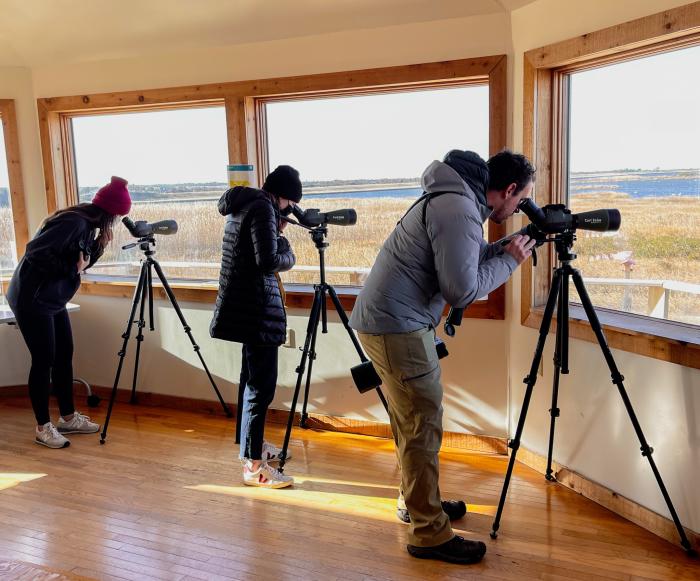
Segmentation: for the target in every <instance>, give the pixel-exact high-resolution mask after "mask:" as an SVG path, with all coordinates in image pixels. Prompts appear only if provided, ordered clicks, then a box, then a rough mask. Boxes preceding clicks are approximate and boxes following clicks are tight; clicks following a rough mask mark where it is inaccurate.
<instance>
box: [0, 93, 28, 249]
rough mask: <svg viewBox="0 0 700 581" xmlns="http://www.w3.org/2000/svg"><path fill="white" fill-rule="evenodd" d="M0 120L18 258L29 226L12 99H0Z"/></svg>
mask: <svg viewBox="0 0 700 581" xmlns="http://www.w3.org/2000/svg"><path fill="white" fill-rule="evenodd" d="M0 120H2V129H3V135H4V137H5V156H6V158H7V173H8V177H9V186H10V207H11V208H12V221H13V223H14V228H15V247H16V248H17V256H18V257H19V256H22V255H23V254H24V249H25V247H26V245H27V242H28V241H29V226H28V224H27V209H26V206H25V205H24V181H23V179H22V164H21V163H20V152H19V133H18V132H17V114H16V112H15V102H14V100H13V99H0Z"/></svg>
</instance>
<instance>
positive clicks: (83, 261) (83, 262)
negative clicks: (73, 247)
mask: <svg viewBox="0 0 700 581" xmlns="http://www.w3.org/2000/svg"><path fill="white" fill-rule="evenodd" d="M89 265H90V257H89V256H88V257H87V258H86V257H85V253H84V252H83V251H82V250H81V251H80V257H79V258H78V274H83V272H84V271H85V269H86V268H87V267H88V266H89Z"/></svg>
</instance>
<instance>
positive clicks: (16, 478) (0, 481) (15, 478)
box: [0, 472, 46, 490]
mask: <svg viewBox="0 0 700 581" xmlns="http://www.w3.org/2000/svg"><path fill="white" fill-rule="evenodd" d="M44 476H46V474H42V473H39V472H0V490H5V489H7V488H12V487H13V486H17V485H18V484H21V483H22V482H30V481H32V480H37V479H38V478H43V477H44Z"/></svg>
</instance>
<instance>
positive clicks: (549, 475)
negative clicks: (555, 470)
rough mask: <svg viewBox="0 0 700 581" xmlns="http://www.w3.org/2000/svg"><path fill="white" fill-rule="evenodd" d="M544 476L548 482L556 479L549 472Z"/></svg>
mask: <svg viewBox="0 0 700 581" xmlns="http://www.w3.org/2000/svg"><path fill="white" fill-rule="evenodd" d="M545 478H546V479H547V480H549V481H550V482H556V481H557V479H556V478H554V476H552V475H551V474H547V475H546V476H545Z"/></svg>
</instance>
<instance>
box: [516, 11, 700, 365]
mask: <svg viewBox="0 0 700 581" xmlns="http://www.w3.org/2000/svg"><path fill="white" fill-rule="evenodd" d="M698 43H700V2H695V3H693V4H689V5H687V6H682V7H680V8H675V9H672V10H667V11H665V12H661V13H658V14H654V15H651V16H647V17H644V18H639V19H637V20H632V21H629V22H625V23H623V24H620V25H617V26H612V27H610V28H605V29H603V30H599V31H596V32H593V33H590V34H584V35H582V36H578V37H576V38H572V39H569V40H565V41H563V42H558V43H555V44H551V45H548V46H544V47H541V48H538V49H535V50H531V51H528V52H526V53H525V55H524V81H523V90H524V95H523V100H524V101H523V150H524V153H525V155H527V156H528V157H529V158H530V159H531V160H533V161H534V163H535V165H536V167H537V188H536V200H537V203H538V204H540V205H545V204H551V203H562V202H563V201H564V200H562V199H561V196H562V192H564V191H565V188H564V187H563V186H564V180H565V179H566V171H565V170H566V168H565V164H566V158H565V151H566V148H565V144H566V139H567V135H566V126H565V123H564V122H563V121H564V119H565V117H564V111H565V107H566V103H567V101H568V98H567V83H566V78H567V76H566V75H567V74H568V73H571V72H573V71H581V70H586V69H587V68H593V67H597V66H601V65H604V64H612V63H617V62H623V61H625V60H630V59H634V58H638V57H641V56H645V55H651V54H657V53H660V52H666V51H668V50H672V49H674V48H683V47H687V46H693V45H697V44H698ZM688 74H694V73H693V72H691V71H688ZM540 258H541V263H540V264H539V265H538V266H537V268H536V269H533V268H532V265H531V263H530V261H528V262H527V263H526V264H524V265H523V269H522V288H521V313H520V319H521V323H522V324H523V325H525V326H528V327H533V328H539V326H540V324H541V322H542V315H543V311H544V304H545V302H546V299H547V296H548V294H549V289H550V284H551V274H552V269H553V267H554V265H555V260H554V253H553V249H551V248H549V251H548V252H547V251H546V252H542V253H541V256H540ZM596 311H597V313H598V316H599V318H600V321H601V323H602V324H603V327H604V329H605V332H606V337H607V340H608V343H609V345H610V346H611V347H613V348H617V349H621V350H623V351H629V352H631V353H636V354H639V355H644V356H647V357H653V358H656V359H660V360H663V361H669V362H672V363H677V364H680V365H684V366H687V367H693V368H696V369H700V333H699V332H698V327H697V326H695V325H689V324H684V323H678V322H672V321H665V320H658V319H652V318H650V317H645V316H642V315H635V314H631V313H621V312H619V311H616V310H613V309H596ZM570 316H571V322H570V335H571V336H572V337H576V338H578V339H584V340H587V341H591V342H596V341H597V340H596V337H595V335H594V333H593V331H592V330H591V327H590V324H589V323H588V320H587V319H586V317H585V313H584V312H583V309H582V308H581V307H577V306H576V305H572V306H571V308H570ZM552 331H553V329H552Z"/></svg>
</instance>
